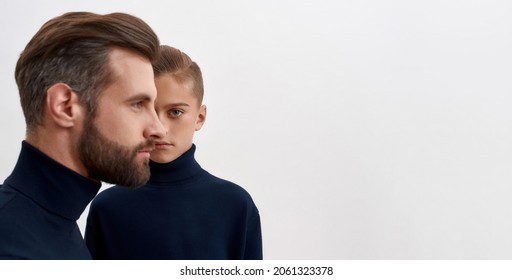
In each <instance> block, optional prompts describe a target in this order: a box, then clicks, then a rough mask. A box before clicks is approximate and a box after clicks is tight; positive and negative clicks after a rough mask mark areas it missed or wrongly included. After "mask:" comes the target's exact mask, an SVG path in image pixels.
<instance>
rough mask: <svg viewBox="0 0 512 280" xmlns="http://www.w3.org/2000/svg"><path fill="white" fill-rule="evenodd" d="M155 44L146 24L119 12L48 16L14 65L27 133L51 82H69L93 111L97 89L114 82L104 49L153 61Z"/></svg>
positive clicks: (38, 115) (37, 117) (34, 125)
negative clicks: (126, 52) (129, 52)
mask: <svg viewBox="0 0 512 280" xmlns="http://www.w3.org/2000/svg"><path fill="white" fill-rule="evenodd" d="M159 45H160V42H159V40H158V37H157V35H156V34H155V32H154V31H153V30H152V29H151V27H150V26H149V25H147V24H146V23H145V22H144V21H142V20H141V19H139V18H137V17H135V16H132V15H128V14H124V13H111V14H106V15H100V14H94V13H89V12H70V13H66V14H63V15H61V16H58V17H55V18H53V19H51V20H49V21H48V22H46V23H45V24H44V25H43V26H42V27H41V28H40V29H39V31H38V32H37V33H36V34H35V35H34V37H32V39H31V40H30V42H29V43H28V44H27V46H26V47H25V50H24V51H23V52H22V53H21V55H20V58H19V59H18V62H17V64H16V71H15V77H16V83H17V84H18V89H19V94H20V100H21V107H22V109H23V113H24V115H25V122H26V124H27V132H30V131H31V130H34V129H35V128H37V127H38V126H39V125H41V124H42V122H43V116H44V110H45V103H46V92H47V91H48V89H49V88H50V87H51V86H52V85H54V84H56V83H65V84H67V85H69V86H70V87H71V88H72V89H73V91H75V92H76V93H77V94H78V95H79V96H80V101H81V102H83V103H84V104H86V105H87V108H88V110H89V112H91V113H93V112H94V111H95V109H96V107H97V99H98V96H99V94H100V92H101V91H102V90H103V89H104V88H106V87H107V86H109V85H110V84H111V83H112V82H113V81H114V80H115V75H114V73H113V70H112V69H111V67H110V60H109V54H110V51H111V50H112V49H113V48H115V47H119V48H124V49H127V50H130V51H133V52H135V53H138V54H140V55H141V56H143V57H146V58H147V59H148V60H149V61H150V62H153V61H155V60H156V59H157V58H158V54H159Z"/></svg>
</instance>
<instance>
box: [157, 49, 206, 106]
mask: <svg viewBox="0 0 512 280" xmlns="http://www.w3.org/2000/svg"><path fill="white" fill-rule="evenodd" d="M153 71H154V72H155V78H158V77H159V76H162V75H164V74H170V75H172V76H173V77H174V78H175V79H176V81H177V82H178V83H180V84H185V83H192V92H193V93H194V95H195V97H196V98H197V100H198V104H199V105H201V104H202V103H203V95H204V88H203V76H202V73H201V69H200V68H199V65H197V63H195V62H194V61H192V59H190V57H189V56H188V55H187V54H185V53H184V52H182V51H180V50H178V49H176V48H173V47H171V46H167V45H162V46H160V57H159V58H158V60H157V61H155V62H154V63H153Z"/></svg>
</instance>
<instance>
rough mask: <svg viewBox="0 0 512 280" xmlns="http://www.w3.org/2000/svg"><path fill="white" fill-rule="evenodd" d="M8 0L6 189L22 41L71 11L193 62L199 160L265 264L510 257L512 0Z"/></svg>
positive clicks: (19, 135)
mask: <svg viewBox="0 0 512 280" xmlns="http://www.w3.org/2000/svg"><path fill="white" fill-rule="evenodd" d="M2 4H3V6H4V12H3V15H2V17H0V23H1V26H2V27H1V29H0V32H1V33H0V36H1V38H2V42H3V44H2V48H0V58H1V64H0V71H1V72H0V82H1V83H0V84H1V86H2V92H3V95H2V98H3V101H2V102H1V103H0V114H1V116H0V121H1V126H2V131H4V134H3V137H2V145H1V153H2V155H3V156H2V159H1V160H0V177H1V178H5V177H6V176H8V175H9V173H10V172H11V170H12V168H13V167H14V164H15V162H16V159H17V156H18V153H19V149H20V142H21V141H22V140H23V139H24V130H25V125H24V119H23V114H22V112H21V107H20V105H19V98H18V93H17V87H16V84H15V81H14V67H15V63H16V60H17V58H18V56H19V53H20V52H21V51H22V50H23V48H24V47H25V45H26V43H27V42H28V41H29V39H30V38H31V37H32V36H33V35H34V33H35V32H36V31H37V30H38V29H39V27H40V26H41V25H42V24H43V23H44V22H46V21H47V20H49V19H50V18H52V17H54V16H57V15H60V14H62V13H64V12H67V11H76V10H85V11H92V12H98V13H106V12H114V11H121V12H127V13H131V14H134V15H136V16H139V17H141V18H142V19H143V20H145V21H146V22H147V23H148V24H150V25H151V26H152V27H153V28H154V29H155V31H156V32H157V33H158V35H159V37H160V39H161V42H162V43H165V44H170V45H172V46H175V47H177V48H180V49H181V50H183V51H185V52H186V53H188V54H189V55H190V56H191V57H192V58H193V59H194V60H196V61H197V62H198V63H199V65H200V66H201V68H202V70H203V74H204V78H205V89H206V93H205V94H206V96H205V104H207V105H208V108H209V115H208V119H207V122H206V125H205V127H204V128H203V130H202V131H200V132H199V133H198V134H196V141H195V142H196V144H197V146H198V150H197V158H198V161H199V162H200V163H201V165H202V166H203V167H204V168H205V169H207V170H209V171H210V172H211V173H213V174H216V175H217V176H220V177H223V178H226V179H228V180H231V181H234V182H236V183H238V184H240V185H242V186H243V187H244V188H245V189H247V190H248V191H249V192H250V193H251V195H252V196H253V198H254V200H255V201H256V203H257V205H258V207H259V209H260V213H261V217H262V226H263V235H264V236H263V237H264V255H265V258H266V259H503V258H507V259H510V258H512V238H511V236H512V129H511V128H512V106H511V105H512V94H511V92H512V84H511V81H512V51H511V50H512V16H511V15H512V2H510V1H506V0H503V1H497V0H494V1H493V0H480V1H476V0H466V1H464V0H459V1H450V0H448V1H446V0H443V1H440V0H434V1H432V0H430V1H405V0H392V1H379V0H363V1H361V0H357V1H355V0H354V1H348V0H340V1H334V0H332V1H292V0H290V1H271V0H264V1H261V0H259V1H236V0H232V1H227V0H224V1H174V0H166V1H163V0H162V1H99V0H95V1H87V3H81V2H79V1H26V0H18V1H14V2H12V1H9V2H7V1H3V3H2ZM0 180H3V179H0ZM86 215H87V211H86V212H85V213H84V215H83V216H82V218H80V220H79V225H80V226H81V229H83V228H84V224H85V217H86Z"/></svg>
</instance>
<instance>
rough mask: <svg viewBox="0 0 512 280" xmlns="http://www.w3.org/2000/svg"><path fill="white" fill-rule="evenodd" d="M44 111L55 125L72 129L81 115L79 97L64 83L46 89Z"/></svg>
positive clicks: (81, 108) (81, 109) (81, 107)
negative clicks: (45, 110)
mask: <svg viewBox="0 0 512 280" xmlns="http://www.w3.org/2000/svg"><path fill="white" fill-rule="evenodd" d="M46 109H47V114H48V116H49V117H50V119H51V120H53V122H54V123H55V124H56V125H58V126H61V127H66V128H69V127H73V126H74V125H75V122H76V121H77V118H78V117H79V116H81V115H82V113H83V112H82V111H83V106H82V105H81V103H80V98H79V96H78V95H77V94H76V92H74V91H73V90H72V89H71V87H70V86H68V85H67V84H65V83H57V84H54V85H52V86H51V87H50V88H48V90H47V91H46Z"/></svg>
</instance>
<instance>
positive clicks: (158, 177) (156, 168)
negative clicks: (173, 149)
mask: <svg viewBox="0 0 512 280" xmlns="http://www.w3.org/2000/svg"><path fill="white" fill-rule="evenodd" d="M195 151H196V146H195V145H194V144H192V147H191V148H190V149H189V150H188V151H186V152H185V153H183V154H182V155H181V156H180V157H178V158H177V159H175V160H173V161H171V162H169V163H157V162H154V161H150V162H149V167H150V169H151V177H150V178H149V182H148V184H149V185H176V184H178V183H182V182H184V181H188V180H189V179H193V177H194V176H196V175H197V174H199V173H201V171H202V168H201V166H200V165H199V163H197V161H196V160H195V158H194V153H195Z"/></svg>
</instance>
